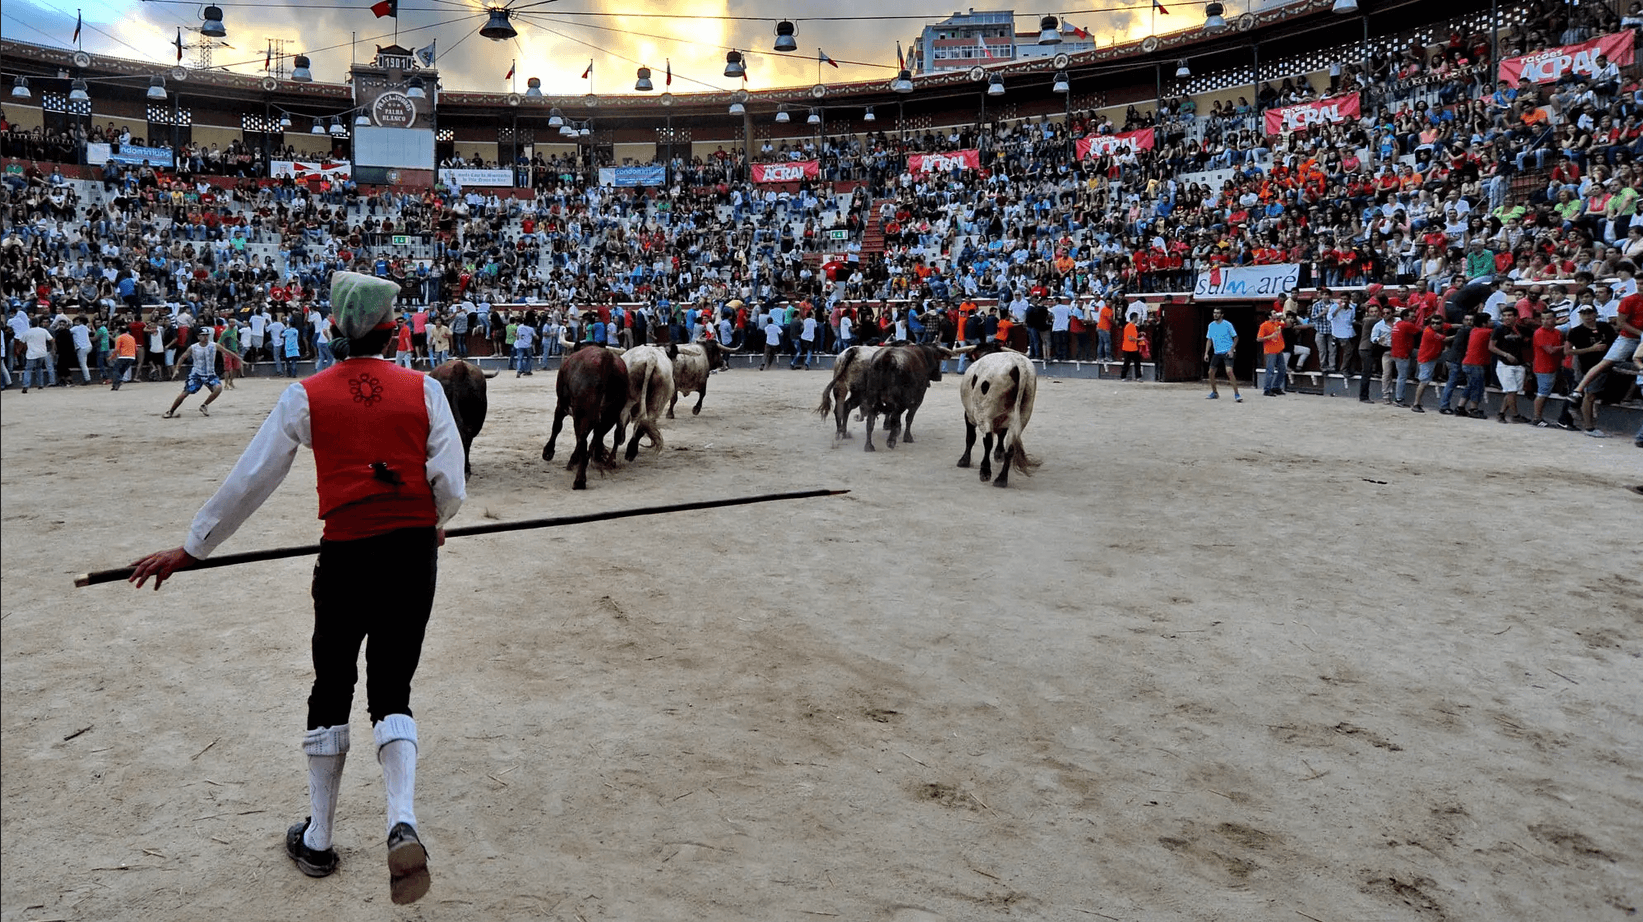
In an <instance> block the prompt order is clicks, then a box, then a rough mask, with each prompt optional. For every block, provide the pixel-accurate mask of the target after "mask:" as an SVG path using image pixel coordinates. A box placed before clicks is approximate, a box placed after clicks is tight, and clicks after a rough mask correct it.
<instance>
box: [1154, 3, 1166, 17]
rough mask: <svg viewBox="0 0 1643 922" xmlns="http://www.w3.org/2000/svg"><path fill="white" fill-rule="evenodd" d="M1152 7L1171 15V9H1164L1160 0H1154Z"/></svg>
mask: <svg viewBox="0 0 1643 922" xmlns="http://www.w3.org/2000/svg"><path fill="white" fill-rule="evenodd" d="M1152 8H1153V9H1155V10H1157V11H1158V12H1160V13H1163V14H1164V15H1165V16H1168V15H1169V10H1166V9H1164V5H1163V4H1162V3H1159V2H1158V0H1152Z"/></svg>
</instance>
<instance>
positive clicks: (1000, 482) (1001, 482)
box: [993, 476, 1010, 487]
mask: <svg viewBox="0 0 1643 922" xmlns="http://www.w3.org/2000/svg"><path fill="white" fill-rule="evenodd" d="M1009 485H1010V481H1009V478H1007V477H1004V476H1000V477H999V478H998V479H997V480H995V481H993V486H995V487H1007V486H1009Z"/></svg>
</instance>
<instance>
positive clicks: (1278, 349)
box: [1255, 308, 1289, 397]
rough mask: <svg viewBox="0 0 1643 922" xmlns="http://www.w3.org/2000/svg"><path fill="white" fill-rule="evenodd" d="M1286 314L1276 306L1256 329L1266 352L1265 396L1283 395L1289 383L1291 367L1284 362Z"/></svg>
mask: <svg viewBox="0 0 1643 922" xmlns="http://www.w3.org/2000/svg"><path fill="white" fill-rule="evenodd" d="M1283 317H1284V315H1283V314H1281V313H1279V311H1278V310H1277V309H1276V308H1274V309H1273V311H1272V313H1271V314H1268V315H1267V319H1266V322H1265V323H1262V324H1261V328H1260V329H1259V330H1257V331H1256V333H1255V339H1256V341H1257V342H1259V343H1260V344H1261V351H1262V352H1264V353H1265V354H1266V381H1265V382H1264V383H1265V384H1266V388H1265V389H1263V390H1262V391H1261V394H1262V396H1265V397H1281V396H1283V393H1284V385H1286V384H1288V383H1289V381H1288V378H1289V367H1288V365H1286V364H1285V363H1284V322H1283Z"/></svg>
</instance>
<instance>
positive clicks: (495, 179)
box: [439, 169, 513, 189]
mask: <svg viewBox="0 0 1643 922" xmlns="http://www.w3.org/2000/svg"><path fill="white" fill-rule="evenodd" d="M439 181H440V182H442V183H444V184H445V185H447V186H460V187H462V188H464V189H466V188H468V187H469V186H511V185H513V170H465V169H464V170H440V171H439Z"/></svg>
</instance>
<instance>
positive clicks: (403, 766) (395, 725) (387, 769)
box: [374, 714, 416, 832]
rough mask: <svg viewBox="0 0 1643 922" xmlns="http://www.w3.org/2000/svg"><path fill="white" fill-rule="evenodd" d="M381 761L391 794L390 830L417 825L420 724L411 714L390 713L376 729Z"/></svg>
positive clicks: (387, 787) (384, 782)
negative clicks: (417, 758) (417, 754)
mask: <svg viewBox="0 0 1643 922" xmlns="http://www.w3.org/2000/svg"><path fill="white" fill-rule="evenodd" d="M374 732H375V735H376V742H377V761H378V762H380V763H382V784H383V787H384V788H386V789H387V794H388V830H389V831H390V832H391V831H393V828H394V826H395V825H396V824H398V823H409V824H410V825H411V826H412V827H413V828H414V827H415V826H416V809H415V801H416V721H415V720H413V719H411V716H410V715H408V714H389V715H388V716H387V717H384V718H382V720H381V721H380V722H378V723H377V725H376V727H375V728H374Z"/></svg>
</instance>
